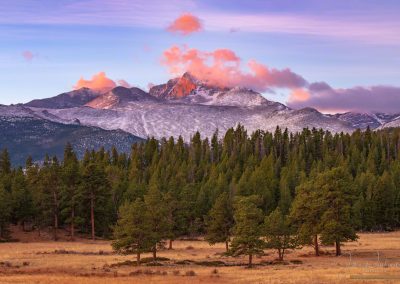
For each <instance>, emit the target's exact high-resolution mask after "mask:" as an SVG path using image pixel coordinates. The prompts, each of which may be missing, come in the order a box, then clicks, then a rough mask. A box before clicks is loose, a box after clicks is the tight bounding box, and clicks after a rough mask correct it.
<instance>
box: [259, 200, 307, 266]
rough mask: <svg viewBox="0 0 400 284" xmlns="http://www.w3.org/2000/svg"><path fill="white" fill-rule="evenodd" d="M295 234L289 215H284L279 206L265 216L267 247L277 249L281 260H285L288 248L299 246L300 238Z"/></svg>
mask: <svg viewBox="0 0 400 284" xmlns="http://www.w3.org/2000/svg"><path fill="white" fill-rule="evenodd" d="M295 234H296V233H295V230H294V227H292V226H291V224H290V223H289V220H288V218H287V216H285V215H283V213H282V211H281V210H280V208H279V207H278V208H276V209H275V210H274V211H273V212H272V213H271V214H269V215H268V216H266V217H265V219H264V235H265V241H266V247H267V248H270V249H276V250H277V251H278V258H279V260H280V261H282V260H283V257H284V255H285V252H286V250H287V249H296V248H298V247H299V239H298V237H297V236H296V235H295Z"/></svg>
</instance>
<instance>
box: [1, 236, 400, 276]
mask: <svg viewBox="0 0 400 284" xmlns="http://www.w3.org/2000/svg"><path fill="white" fill-rule="evenodd" d="M43 238H44V239H45V240H44V241H43V240H42V241H41V239H43ZM18 239H20V240H21V241H20V242H14V243H0V283H57V284H63V283H96V284H101V283H147V284H148V283H191V284H193V283H382V282H384V283H399V282H400V232H393V233H382V234H377V233H375V234H360V239H359V240H358V241H357V242H353V243H349V244H346V245H345V246H344V247H343V254H344V255H343V256H341V257H335V256H334V251H333V247H322V250H323V251H324V255H323V256H320V257H314V256H313V255H312V249H311V248H303V249H301V250H296V251H294V252H289V253H288V254H287V255H286V260H285V263H277V262H274V260H275V259H276V253H275V251H266V254H265V255H264V256H262V257H256V258H255V262H256V264H257V265H256V266H255V267H254V268H252V269H249V268H246V266H245V265H244V263H245V262H246V260H247V259H246V258H244V257H243V258H242V257H239V258H232V257H225V256H223V255H222V254H221V253H223V252H224V245H223V244H221V245H216V246H209V245H208V244H207V243H206V242H204V241H176V242H174V249H173V250H161V251H160V252H159V254H158V256H159V257H162V258H168V259H169V260H162V261H159V262H158V265H154V264H153V265H149V264H143V265H142V266H141V267H136V266H134V265H133V264H132V263H131V262H130V261H133V260H134V257H133V256H123V255H116V254H114V253H113V252H112V250H111V247H110V243H109V242H107V241H95V242H92V241H88V240H84V239H80V240H79V241H77V242H68V241H66V240H65V239H64V240H62V241H59V242H53V241H50V240H46V238H45V237H43V236H42V237H41V238H36V239H35V238H32V233H27V234H26V235H24V233H20V234H19V235H18ZM33 240H34V241H33ZM146 257H150V254H145V255H143V258H146ZM144 260H145V261H146V259H144ZM188 260H189V261H188ZM215 261H216V262H215ZM124 262H125V263H124ZM150 264H151V263H150Z"/></svg>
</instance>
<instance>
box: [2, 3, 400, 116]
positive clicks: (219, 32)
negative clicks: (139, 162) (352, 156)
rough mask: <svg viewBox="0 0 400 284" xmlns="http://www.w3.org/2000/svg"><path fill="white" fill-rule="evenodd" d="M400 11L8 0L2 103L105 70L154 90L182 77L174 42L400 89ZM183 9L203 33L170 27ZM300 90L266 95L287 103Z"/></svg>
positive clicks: (348, 86) (330, 80)
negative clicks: (175, 66) (167, 57)
mask: <svg viewBox="0 0 400 284" xmlns="http://www.w3.org/2000/svg"><path fill="white" fill-rule="evenodd" d="M399 12H400V2H399V1H389V0H384V1H370V0H364V1H359V0H358V1H356V0H350V1H349V0H348V1H331V0H328V1H320V0H318V1H317V0H308V1H306V0H304V1H289V0H276V1H268V0H263V1H261V0H253V1H241V0H239V1H225V0H222V1H211V0H207V1H194V0H193V1H192V0H189V1H179V0H170V1H162V0H153V1H149V0H148V1H143V0H139V1H134V0H133V1H128V0H114V1H112V0H108V1H106V0H82V1H72V0H58V1H53V0H17V1H6V0H0V75H1V81H0V83H1V84H0V86H1V87H0V88H1V89H0V91H1V97H0V103H2V104H10V103H19V102H27V101H29V100H31V99H34V98H44V97H50V96H54V95H56V94H59V93H61V92H65V91H69V90H71V89H72V88H73V86H74V85H75V84H76V82H77V81H78V80H79V78H81V77H84V78H85V79H90V78H91V77H92V76H93V75H94V74H97V73H98V72H100V71H103V72H106V74H107V77H109V78H111V79H113V80H119V79H123V80H126V81H127V82H129V83H130V84H131V85H135V86H139V87H142V88H144V89H146V88H147V86H148V84H149V83H154V84H158V83H163V82H165V81H166V80H168V79H169V78H171V77H172V76H173V74H171V73H170V72H169V71H168V68H167V67H166V66H165V65H163V64H161V63H160V62H161V61H162V57H163V52H164V51H165V50H168V49H169V48H171V46H179V47H181V48H183V46H185V47H187V48H193V49H196V50H201V51H203V52H212V51H214V50H217V49H222V48H223V49H229V50H231V51H233V52H234V53H235V54H236V55H237V56H238V57H240V59H241V62H242V63H241V64H242V65H243V67H241V68H243V70H244V71H243V72H246V67H245V65H246V62H247V61H249V60H252V59H254V60H256V61H257V62H259V63H262V64H264V65H266V66H268V67H269V68H277V69H279V70H282V69H284V68H290V70H291V71H292V72H294V73H295V74H299V75H300V76H301V77H303V78H304V79H305V80H306V81H307V86H303V87H304V88H308V84H312V83H313V82H319V81H324V82H326V83H327V84H329V86H330V87H331V89H332V91H331V92H330V93H329V95H330V96H334V94H337V93H338V92H340V90H343V92H347V93H350V91H349V90H352V88H354V87H357V86H361V87H362V88H369V87H370V86H378V85H379V86H391V87H393V86H394V87H398V86H400V68H399V67H400V17H398V14H399ZM183 13H191V14H192V15H194V16H196V17H197V18H198V19H199V20H200V22H201V25H202V28H201V31H199V32H193V33H191V34H189V35H181V34H179V33H171V32H168V31H167V27H168V26H169V25H171V23H172V22H173V21H174V20H175V19H177V18H178V17H180V16H181V15H182V14H183ZM24 55H25V56H24ZM331 89H330V90H331ZM260 91H265V90H260ZM291 91H292V89H287V88H286V89H285V88H277V89H275V90H274V93H270V92H264V93H265V95H266V97H267V98H269V99H272V100H278V101H281V102H288V100H290V98H289V97H288V96H289V95H288V94H289V93H290V92H291ZM394 93H395V94H396V92H394ZM310 94H311V96H313V95H314V93H310ZM378 95H379V94H378ZM395 96H397V95H395ZM397 99H399V97H396V100H395V101H397ZM306 101H308V100H306ZM309 101H310V102H311V101H312V100H309ZM292 103H293V100H292ZM371 103H372V104H373V102H371ZM398 105H399V106H400V103H399V104H398ZM315 107H317V108H318V104H317V103H316V105H315ZM337 108H338V107H337V106H333V107H332V109H337ZM339 109H342V108H341V107H339ZM383 109H384V107H383ZM363 110H364V109H363ZM365 110H368V109H367V108H366V109H365ZM399 111H400V109H399Z"/></svg>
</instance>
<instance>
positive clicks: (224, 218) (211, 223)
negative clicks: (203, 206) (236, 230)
mask: <svg viewBox="0 0 400 284" xmlns="http://www.w3.org/2000/svg"><path fill="white" fill-rule="evenodd" d="M233 224H234V220H233V208H232V201H231V198H230V197H229V195H228V193H226V192H223V193H221V195H220V196H219V197H218V198H217V200H216V201H215V203H214V206H213V207H212V208H211V210H210V212H209V218H208V222H207V235H206V238H205V239H206V241H208V242H209V243H210V244H215V243H219V242H224V243H225V246H226V251H227V252H228V250H229V241H230V238H231V234H232V232H231V230H232V227H233Z"/></svg>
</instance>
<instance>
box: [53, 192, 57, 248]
mask: <svg viewBox="0 0 400 284" xmlns="http://www.w3.org/2000/svg"><path fill="white" fill-rule="evenodd" d="M53 202H54V229H53V239H54V240H55V241H57V239H58V237H57V230H58V215H57V212H58V201H57V194H56V192H53Z"/></svg>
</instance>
